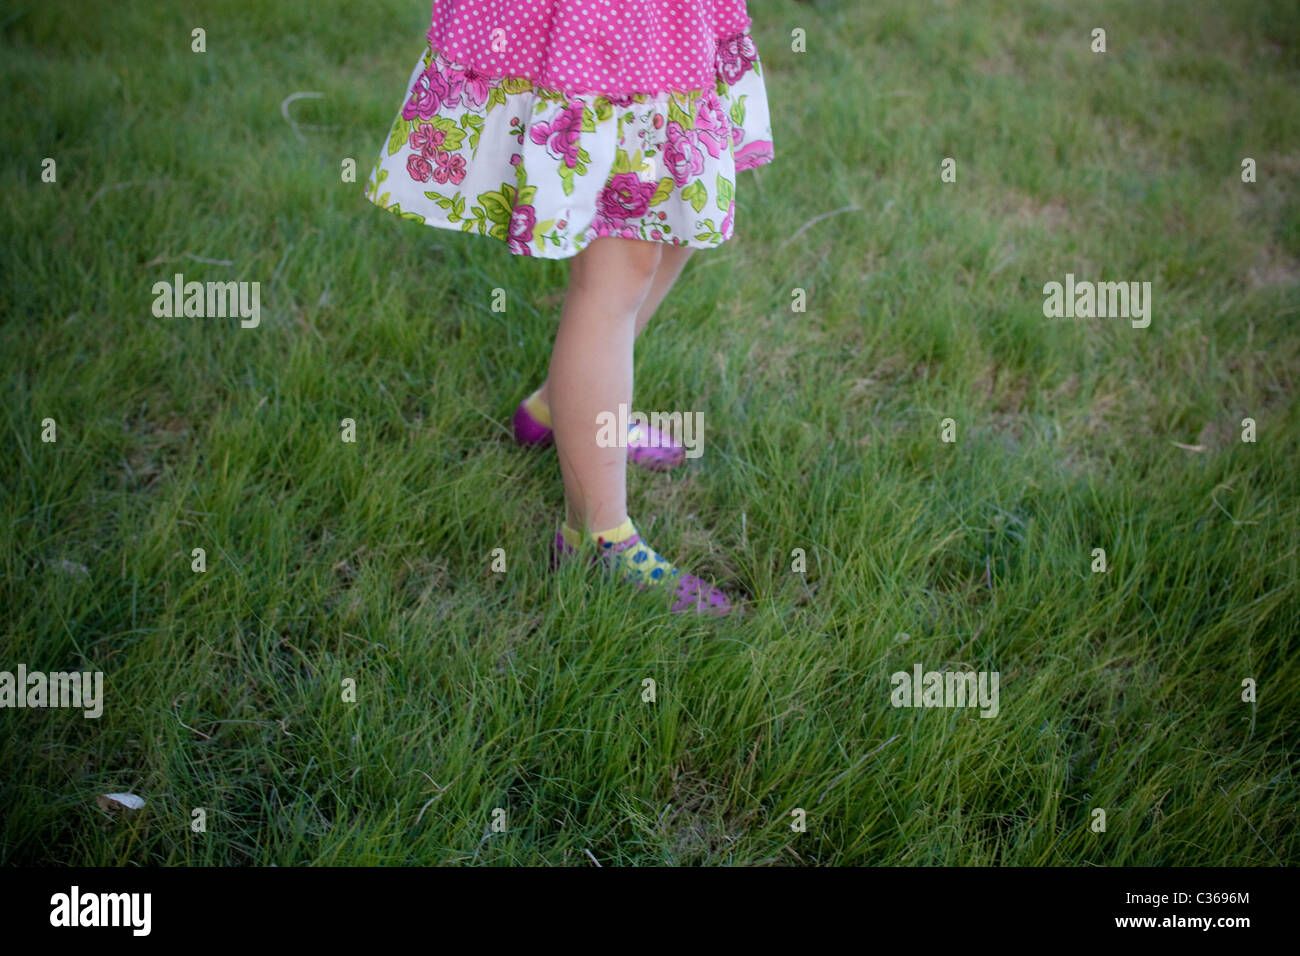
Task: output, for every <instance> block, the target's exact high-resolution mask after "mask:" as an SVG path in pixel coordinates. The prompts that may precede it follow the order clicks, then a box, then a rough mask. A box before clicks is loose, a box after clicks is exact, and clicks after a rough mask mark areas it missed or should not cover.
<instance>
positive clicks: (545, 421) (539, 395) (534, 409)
mask: <svg viewBox="0 0 1300 956" xmlns="http://www.w3.org/2000/svg"><path fill="white" fill-rule="evenodd" d="M524 408H525V409H527V411H528V414H529V415H532V416H533V418H534V419H536V420H537V422H538V423H540V424H542V425H544V426H546V427H547V428H551V427H553V423H552V422H551V406H550V405H548V404H547V403H546V385H545V384H543V385H542V387H541V388H539V389H538V390H537V391H535V392H533V394H531V395H529V396H528V397H527V398H525V399H524Z"/></svg>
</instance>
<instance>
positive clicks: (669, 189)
mask: <svg viewBox="0 0 1300 956" xmlns="http://www.w3.org/2000/svg"><path fill="white" fill-rule="evenodd" d="M672 194H673V177H671V176H665V177H664V178H663V179H661V180H659V188H658V189H656V190H655V194H654V195H653V196H652V197H650V205H652V206H657V205H659V204H660V203H661V202H664V201H665V200H667V199H668V197H669V196H671V195H672Z"/></svg>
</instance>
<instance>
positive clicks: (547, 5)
mask: <svg viewBox="0 0 1300 956" xmlns="http://www.w3.org/2000/svg"><path fill="white" fill-rule="evenodd" d="M750 23H751V21H750V18H749V15H748V14H747V12H746V10H745V3H744V0H636V2H628V0H434V3H433V21H432V24H431V26H430V27H429V34H428V35H429V45H430V46H431V47H432V48H433V49H435V50H438V51H439V52H441V53H442V54H443V55H444V56H445V57H447V59H449V60H453V61H455V62H456V63H459V64H461V65H462V66H465V67H467V68H469V69H471V70H473V71H475V72H478V73H482V74H485V75H486V76H487V77H491V78H496V77H507V76H519V77H525V78H527V79H529V80H531V81H532V82H533V83H535V84H538V85H540V86H546V87H551V88H553V89H557V90H561V91H563V92H565V93H597V94H605V95H613V96H627V95H630V94H632V93H659V92H663V91H689V90H701V89H706V88H710V87H712V86H713V85H714V83H715V82H716V81H717V67H716V65H715V62H716V61H715V55H716V52H717V47H718V44H719V43H720V42H722V41H724V40H727V39H729V38H731V37H734V36H736V35H737V34H742V33H746V32H748V31H749V29H750Z"/></svg>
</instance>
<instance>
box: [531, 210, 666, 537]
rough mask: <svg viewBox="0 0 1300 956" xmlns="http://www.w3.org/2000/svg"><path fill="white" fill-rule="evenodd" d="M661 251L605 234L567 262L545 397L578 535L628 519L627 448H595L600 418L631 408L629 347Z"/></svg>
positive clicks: (568, 510)
mask: <svg viewBox="0 0 1300 956" xmlns="http://www.w3.org/2000/svg"><path fill="white" fill-rule="evenodd" d="M665 251H666V247H665V246H664V244H663V243H660V242H647V241H643V240H639V239H622V238H616V237H612V236H608V237H602V238H599V239H595V240H593V241H592V242H591V243H590V244H589V245H588V246H587V247H586V248H585V249H583V250H582V252H580V253H578V255H576V256H575V257H574V258H573V260H572V265H571V267H570V272H569V290H568V293H567V294H566V295H565V298H564V308H563V310H562V312H561V314H560V326H559V329H558V330H557V332H556V334H555V348H554V349H553V351H552V352H551V368H550V375H549V376H548V378H547V382H548V383H549V388H548V389H547V393H546V396H547V399H548V403H549V405H550V409H551V420H552V424H553V427H554V430H555V445H556V449H557V451H558V452H559V458H560V473H561V474H562V475H563V477H564V498H565V510H566V517H565V523H566V524H568V525H569V526H570V527H572V528H575V529H577V530H579V531H588V532H593V533H594V532H599V531H602V530H606V529H611V528H617V527H619V526H621V525H623V524H624V523H625V522H626V521H627V520H628V517H627V449H626V448H623V447H620V446H619V445H617V444H614V445H612V446H611V447H608V448H602V447H600V446H599V445H598V444H597V443H596V432H597V417H598V416H599V415H600V414H601V413H612V414H614V415H617V414H618V407H619V405H620V404H623V405H627V406H629V407H630V406H631V404H632V343H633V341H634V339H635V338H636V331H637V323H638V318H639V316H640V314H641V309H642V306H643V305H644V304H645V302H646V300H647V297H648V296H649V295H650V293H651V290H652V288H654V287H655V286H656V280H657V277H658V269H659V266H660V262H661V257H662V256H663V253H664V252H665ZM684 263H685V259H684V258H683V259H682V264H684ZM676 271H677V272H680V271H681V268H680V266H678V268H677V270H676ZM673 278H676V275H674V276H673ZM671 284H672V283H671V281H669V282H668V283H667V286H671ZM667 291H668V290H667V287H665V288H664V290H663V293H662V294H661V295H660V296H659V298H660V299H661V300H662V298H663V295H664V294H667ZM656 304H657V303H656ZM651 311H653V310H651ZM647 319H648V316H647ZM642 324H644V323H642Z"/></svg>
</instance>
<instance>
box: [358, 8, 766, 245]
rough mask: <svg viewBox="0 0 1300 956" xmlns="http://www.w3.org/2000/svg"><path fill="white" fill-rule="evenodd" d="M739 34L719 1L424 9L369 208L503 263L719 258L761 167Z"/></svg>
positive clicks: (743, 21)
mask: <svg viewBox="0 0 1300 956" xmlns="http://www.w3.org/2000/svg"><path fill="white" fill-rule="evenodd" d="M749 26H750V21H749V18H748V16H747V15H746V12H745V5H744V3H743V2H732V0H663V2H645V3H636V4H629V3H615V2H604V0H584V2H564V0H559V2H554V0H518V2H510V0H437V2H435V3H434V7H433V25H432V27H431V29H430V31H429V46H428V48H427V49H426V50H425V51H424V54H423V55H422V57H421V58H420V61H419V62H418V63H417V64H416V66H415V69H414V70H413V71H412V73H411V77H410V80H409V81H408V83H407V94H406V98H405V100H404V101H403V104H402V107H401V110H400V111H399V113H398V115H397V118H396V120H395V121H394V123H393V126H392V128H391V130H390V132H389V136H388V139H387V142H386V144H385V146H384V147H383V148H382V149H381V151H380V156H379V160H378V162H376V164H375V166H374V168H373V169H372V171H371V173H370V177H369V179H368V180H367V183H366V191H365V194H366V197H367V198H368V199H369V200H370V201H371V202H374V203H375V204H376V205H378V206H381V207H382V208H385V209H388V210H390V211H392V212H394V213H396V214H398V215H400V216H402V217H403V218H406V219H411V220H414V221H416V222H421V223H424V224H426V225H430V226H435V227H438V228H444V229H459V230H461V231H463V232H475V233H478V234H480V235H486V236H491V237H493V238H496V239H499V240H501V241H502V242H505V243H506V244H507V247H508V248H509V250H510V252H512V253H514V254H516V255H525V256H539V257H543V258H551V259H560V258H567V257H569V256H573V255H576V254H577V253H578V252H580V251H581V250H582V249H583V248H584V247H585V246H586V245H587V244H588V243H589V242H591V240H592V239H594V238H597V237H599V236H622V237H625V238H634V239H644V240H651V241H659V242H668V243H673V244H676V245H687V246H692V247H695V248H711V247H714V246H717V245H720V244H721V243H722V242H724V241H726V240H727V239H729V238H731V237H732V235H733V233H734V223H735V210H736V204H735V196H736V173H737V172H739V171H741V170H744V169H753V168H755V167H758V166H762V165H765V164H767V163H770V162H771V161H772V160H773V156H774V154H773V148H772V129H771V121H770V115H769V112H768V103H767V94H766V89H765V87H764V85H763V79H762V65H761V63H760V61H759V57H758V52H757V49H756V48H755V46H754V41H753V39H752V37H751V36H750V35H749V32H748V30H749Z"/></svg>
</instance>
